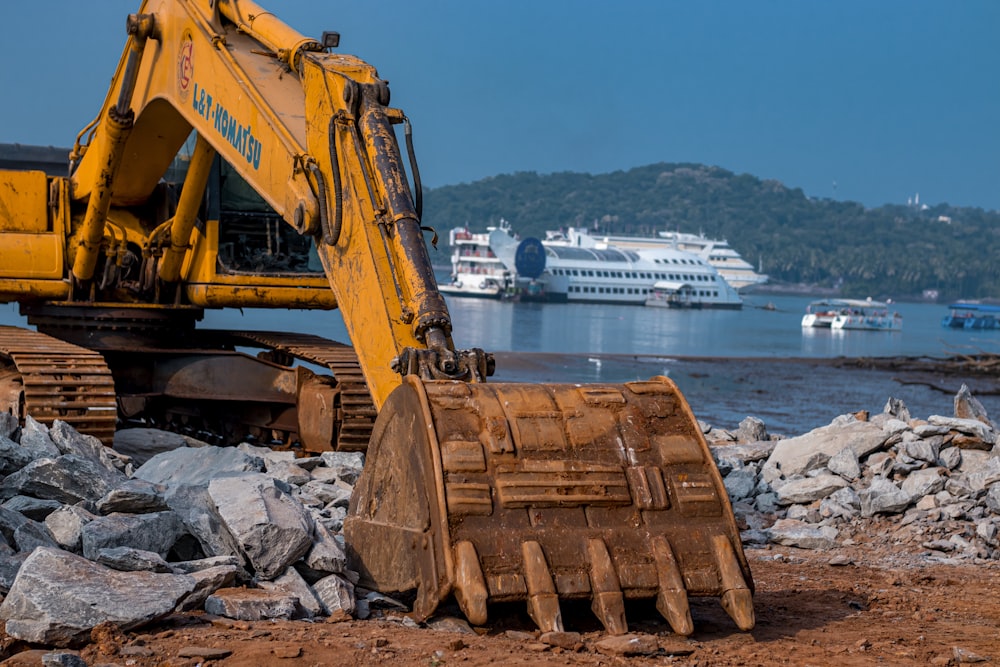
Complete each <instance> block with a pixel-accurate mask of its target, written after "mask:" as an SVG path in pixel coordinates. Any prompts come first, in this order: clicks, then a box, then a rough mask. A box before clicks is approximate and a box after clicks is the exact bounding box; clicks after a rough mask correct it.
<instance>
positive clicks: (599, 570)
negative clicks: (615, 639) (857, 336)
mask: <svg viewBox="0 0 1000 667" xmlns="http://www.w3.org/2000/svg"><path fill="white" fill-rule="evenodd" d="M587 555H588V556H589V558H590V587H591V590H592V591H593V594H594V600H593V602H592V603H591V605H590V608H591V609H593V611H594V615H596V616H597V618H598V619H599V620H600V621H601V623H603V624H604V629H605V630H607V631H608V634H612V635H623V634H625V633H626V632H628V624H627V623H626V622H625V596H623V595H622V586H621V583H620V582H619V580H618V573H617V572H615V566H614V564H613V563H612V562H611V554H610V553H608V545H606V544H605V543H604V540H602V539H601V538H593V539H590V540H588V541H587Z"/></svg>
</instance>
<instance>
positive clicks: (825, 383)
mask: <svg viewBox="0 0 1000 667" xmlns="http://www.w3.org/2000/svg"><path fill="white" fill-rule="evenodd" d="M810 300H811V299H809V298H807V297H791V296H753V295H750V296H748V297H747V300H746V306H745V307H744V309H743V310H739V311H728V310H671V309H660V308H643V307H640V306H609V305H597V304H537V303H511V302H500V301H490V300H480V299H467V298H458V297H449V298H448V305H449V309H450V310H451V315H452V320H453V322H454V328H455V334H454V338H455V342H456V344H457V345H458V346H459V347H463V348H466V347H481V348H483V349H485V350H487V351H490V352H495V353H497V374H496V377H495V379H497V380H502V381H528V382H624V381H629V380H637V379H646V378H648V377H650V376H653V375H668V376H669V377H671V378H672V379H673V380H674V381H675V382H676V383H677V384H678V386H679V387H680V389H681V391H682V392H683V393H684V395H685V397H686V398H687V400H688V402H689V403H690V404H691V406H692V409H693V410H694V411H695V414H696V415H697V416H698V417H699V418H700V419H703V420H705V421H708V422H709V423H712V424H715V425H718V426H723V427H726V428H734V427H735V426H736V425H737V424H738V423H739V421H740V420H742V419H743V418H744V417H746V416H748V415H753V416H756V417H760V418H762V419H764V421H765V423H766V424H767V425H768V427H769V428H770V429H771V430H772V432H779V433H786V434H794V433H801V432H805V431H806V430H809V429H810V428H814V427H816V426H820V425H823V424H826V423H829V421H830V419H832V418H833V417H835V416H837V415H839V414H842V413H846V412H854V411H856V410H860V409H865V410H869V411H873V412H877V411H881V409H882V407H883V405H884V404H885V402H886V400H887V399H888V398H889V397H890V396H893V397H896V398H901V399H903V400H904V401H905V402H906V404H907V405H908V406H909V407H910V410H911V413H912V414H913V416H916V417H926V416H928V415H930V414H951V410H952V402H951V395H952V394H948V393H946V392H941V391H935V390H933V389H931V388H928V387H926V386H921V385H913V384H903V383H901V382H900V381H899V380H898V379H897V378H895V377H894V376H893V374H891V373H888V372H881V371H878V372H876V371H861V370H854V371H844V370H841V369H834V368H830V367H828V366H826V365H824V364H819V363H815V364H814V363H809V362H808V361H805V362H801V361H800V362H796V363H781V360H786V359H805V360H809V359H829V358H834V357H850V358H855V357H892V356H932V357H943V356H952V355H955V354H960V353H978V352H989V353H1000V331H994V332H981V331H980V332H973V331H964V330H952V329H944V328H943V327H941V324H940V323H941V317H942V316H943V315H945V314H946V312H947V309H946V308H945V306H943V305H934V304H918V303H898V304H893V306H892V307H893V308H894V309H895V310H898V311H899V312H900V313H901V314H902V316H903V330H902V331H897V332H884V331H830V330H812V329H810V330H803V329H802V328H801V326H800V321H801V318H802V313H803V312H804V310H805V307H806V305H807V304H808V303H809V301H810ZM768 303H773V305H774V306H775V310H767V309H764V308H763V306H764V305H765V304H768ZM0 308H2V309H0V324H23V320H22V319H21V318H20V317H19V316H18V315H17V310H16V306H4V307H0ZM203 326H205V327H209V328H245V329H282V330H287V331H299V332H303V333H313V334H318V335H322V336H326V337H328V338H332V339H334V340H339V341H342V342H348V337H347V332H346V329H345V327H344V324H343V321H342V320H341V318H340V315H339V314H338V313H336V312H332V313H326V312H311V311H277V312H275V311H259V310H258V311H253V310H247V311H242V312H241V311H238V310H227V311H212V312H208V313H206V315H205V319H204V321H203ZM691 357H713V358H723V360H722V361H719V360H714V361H712V360H704V359H702V360H697V359H690V358H691ZM962 382H963V379H961V378H958V379H949V380H948V381H947V382H943V383H938V384H944V385H945V386H944V387H943V388H944V389H946V390H947V391H948V392H952V393H953V392H954V391H957V390H958V388H959V387H960V386H961V384H962ZM969 384H970V386H972V385H973V383H972V381H971V380H970V382H969ZM979 386H982V380H981V379H980V380H979ZM980 400H982V402H983V403H984V404H985V405H986V407H987V409H988V410H990V413H991V415H993V416H994V418H996V417H998V416H1000V399H998V398H997V397H995V396H988V395H981V396H980Z"/></svg>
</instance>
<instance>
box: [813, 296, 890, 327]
mask: <svg viewBox="0 0 1000 667" xmlns="http://www.w3.org/2000/svg"><path fill="white" fill-rule="evenodd" d="M802 327H803V328H823V329H835V330H839V329H860V330H868V331H899V330H900V329H902V328H903V316H902V315H900V314H899V313H897V312H895V311H891V310H889V304H888V303H884V302H882V301H872V300H871V299H864V300H862V299H823V300H821V301H813V302H812V303H810V304H809V305H808V306H807V307H806V314H805V315H803V316H802Z"/></svg>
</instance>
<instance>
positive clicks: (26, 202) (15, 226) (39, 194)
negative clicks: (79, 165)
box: [0, 170, 49, 232]
mask: <svg viewBox="0 0 1000 667" xmlns="http://www.w3.org/2000/svg"><path fill="white" fill-rule="evenodd" d="M48 193H49V189H48V184H47V183H46V179H45V172H42V171H6V170H0V222H2V223H3V229H4V231H12V232H46V231H48V230H49V222H48V218H49V216H48Z"/></svg>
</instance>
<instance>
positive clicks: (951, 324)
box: [941, 302, 1000, 329]
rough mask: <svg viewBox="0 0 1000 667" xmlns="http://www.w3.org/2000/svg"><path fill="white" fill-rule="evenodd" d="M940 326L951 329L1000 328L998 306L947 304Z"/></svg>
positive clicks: (999, 308) (999, 309)
mask: <svg viewBox="0 0 1000 667" xmlns="http://www.w3.org/2000/svg"><path fill="white" fill-rule="evenodd" d="M948 308H949V310H950V312H949V313H948V314H947V315H945V316H944V317H943V318H941V326H943V327H948V328H951V329H1000V306H994V305H987V304H983V303H969V302H958V303H953V304H951V305H949V306H948Z"/></svg>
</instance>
